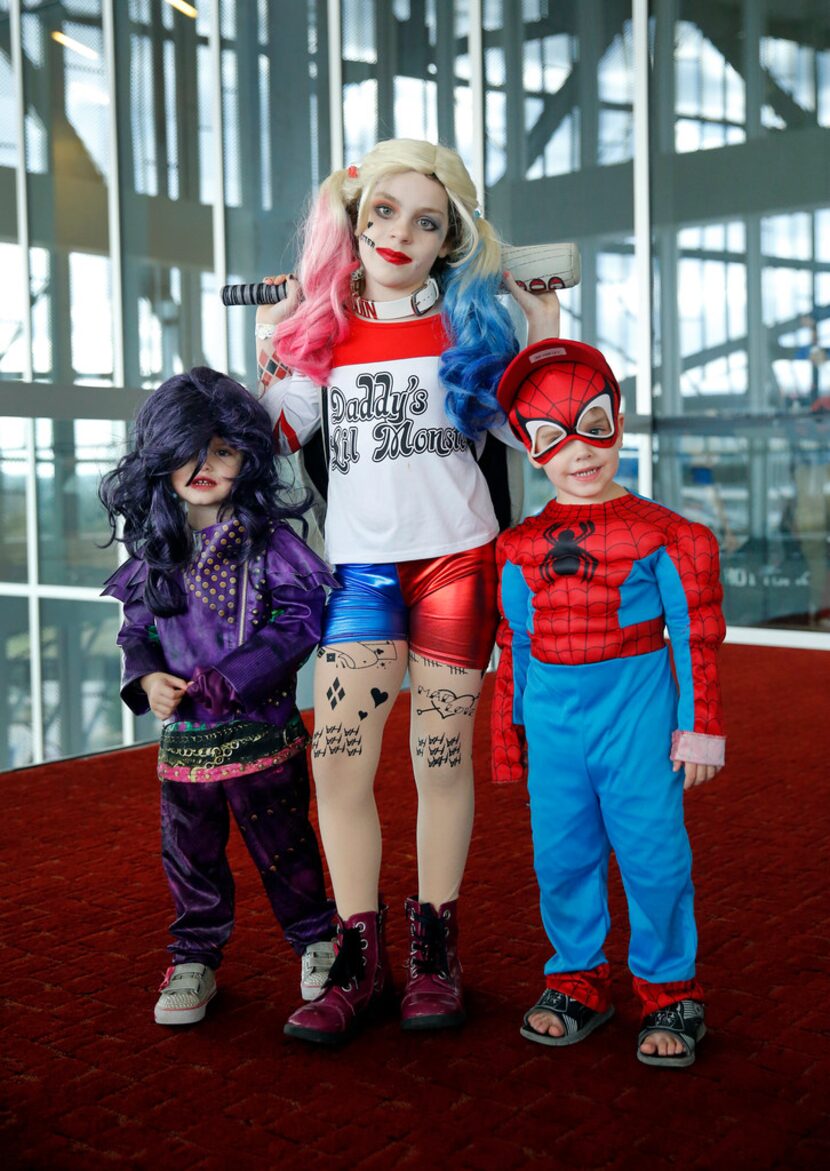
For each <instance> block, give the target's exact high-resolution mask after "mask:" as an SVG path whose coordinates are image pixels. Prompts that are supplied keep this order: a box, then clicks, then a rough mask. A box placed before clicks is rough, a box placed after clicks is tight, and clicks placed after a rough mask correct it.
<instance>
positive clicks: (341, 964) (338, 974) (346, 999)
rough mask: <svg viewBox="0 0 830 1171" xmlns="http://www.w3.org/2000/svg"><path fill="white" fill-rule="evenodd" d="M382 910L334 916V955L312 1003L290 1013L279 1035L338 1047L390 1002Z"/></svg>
mask: <svg viewBox="0 0 830 1171" xmlns="http://www.w3.org/2000/svg"><path fill="white" fill-rule="evenodd" d="M387 910H388V908H387V907H381V908H380V910H379V911H366V912H364V913H362V914H359V915H352V916H351V917H350V918H348V919H341V918H340V917H339V916H338V917H337V937H336V939H335V944H334V946H335V951H336V953H337V954H336V955H335V958H334V963H333V964H332V966H331V969H330V970H329V976H328V980H327V981H326V984H325V986H324V988H323V991H322V993H321V994H320V996H319V997H318V998H317V1000H313V1001H311V1003H309V1004H304V1005H302V1006H301V1007H300V1008H298V1009H297V1011H296V1012H294V1013H292V1014H291V1016H290V1017H289V1018H288V1021H287V1022H286V1024H285V1027H284V1029H283V1032H284V1033H285V1034H286V1035H287V1036H289V1037H299V1038H300V1039H301V1040H303V1041H311V1042H312V1043H313V1044H317V1045H339V1044H340V1043H341V1042H343V1041H346V1040H348V1038H349V1037H350V1036H351V1035H352V1034H353V1033H354V1032H355V1031H356V1030H357V1029H358V1028H360V1027H361V1026H362V1025H364V1024H368V1023H369V1021H370V1020H372V1019H374V1018H375V1017H376V1016H378V1015H379V1014H380V1013H382V1012H383V1011H384V1010H385V1009H389V1008H391V1003H392V1000H393V998H394V989H393V987H392V972H391V969H390V967H389V957H388V956H387V954H386V941H385V936H384V923H385V921H386V913H387Z"/></svg>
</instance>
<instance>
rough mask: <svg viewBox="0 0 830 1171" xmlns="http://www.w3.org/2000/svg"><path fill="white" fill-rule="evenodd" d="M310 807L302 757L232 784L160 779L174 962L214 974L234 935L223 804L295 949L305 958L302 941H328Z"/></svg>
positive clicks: (327, 908) (329, 908)
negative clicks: (172, 910) (212, 970)
mask: <svg viewBox="0 0 830 1171" xmlns="http://www.w3.org/2000/svg"><path fill="white" fill-rule="evenodd" d="M308 806H309V779H308V767H307V764H306V756H305V752H300V753H298V754H297V755H296V756H294V757H292V758H291V759H290V760H288V761H286V762H285V763H284V764H281V765H278V766H277V767H275V768H270V769H265V770H263V771H262V772H259V773H253V774H251V775H249V776H247V777H240V778H239V779H238V780H234V781H208V782H204V783H197V784H188V783H187V782H183V781H162V784H161V839H162V862H163V864H164V871H165V874H166V875H167V882H168V884H169V886H170V892H171V894H172V895H173V902H174V904H175V907H176V919H175V921H174V922H173V923H172V924H171V927H170V931H171V934H172V936H173V939H174V942H173V943H172V944H171V945H170V947H169V951H170V952H171V954H172V957H173V963H174V964H184V963H198V964H207V965H208V967H210V968H218V967H219V964H220V963H221V961H222V949H223V947H224V946H225V944H226V943H227V941H228V939H229V937H230V934H231V931H232V930H233V920H234V882H233V875H232V874H231V869H230V866H229V865H228V859H227V855H226V846H227V843H228V833H229V830H230V817H229V813H228V809H229V808H230V809H231V810H232V811H233V815H234V817H235V819H236V823H237V825H238V826H239V829H240V832H241V834H242V837H243V839H244V841H245V844H246V846H247V847H248V852H249V854H250V855H251V857H252V858H253V860H254V864H255V865H256V868H257V870H258V871H259V874H260V877H261V878H262V883H263V886H264V887H265V893H266V894H267V895H268V899H269V902H270V903H271V907H272V909H273V911H274V915H275V916H276V918H277V920H278V922H279V923H280V925H281V927H282V929H283V931H284V932H285V937H286V939H287V940H288V942H289V943H290V944H291V946H292V947H293V948H294V950H295V951H296V952H297V953H298V954H302V952H303V951H304V950H305V948H306V947H307V945H308V944H310V943H315V942H317V941H318V940H321V939H330V938H331V937H332V935H333V934H334V928H333V925H332V916H333V912H334V906H333V904H332V903H331V902H330V901H329V900H328V899H327V898H326V891H325V882H324V879H323V867H322V863H321V861H320V850H319V847H318V845H317V838H316V835H315V833H314V829H313V828H312V825H311V823H310V821H309V819H308Z"/></svg>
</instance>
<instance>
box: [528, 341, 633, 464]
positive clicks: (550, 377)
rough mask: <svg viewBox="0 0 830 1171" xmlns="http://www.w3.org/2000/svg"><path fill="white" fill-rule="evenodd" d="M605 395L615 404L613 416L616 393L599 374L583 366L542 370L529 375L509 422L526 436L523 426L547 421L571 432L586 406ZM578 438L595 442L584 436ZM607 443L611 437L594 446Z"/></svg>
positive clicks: (565, 364)
mask: <svg viewBox="0 0 830 1171" xmlns="http://www.w3.org/2000/svg"><path fill="white" fill-rule="evenodd" d="M604 394H607V395H608V396H609V398H610V399H611V400H612V402H614V403H615V415H616V408H617V406H618V402H617V394H616V389H615V387H614V386H612V384H611V383H610V382H609V381H608V380H607V379H606V377H605V375H604V374H602V373H601V372H600V371H599V370H595V369H594V367H593V366H586V365H585V364H584V363H582V362H561V363H557V365H555V366H545V367H543V368H542V369H541V370H539V371H538V372H536V373H533V374H530V375H528V377H527V378H526V379H525V381H524V382H523V383H522V386H521V388H520V390H519V393H518V394H517V395H516V398H515V400H514V403H513V406H512V408H511V411H510V420H511V422H512V423H514V424H517V425H518V426H519V428H520V429H521V430H522V431H524V432H525V434H526V433H527V426H526V424H527V422H529V421H530V420H532V419H547V420H549V421H550V422H551V423H556V424H557V426H559V427H561V428H562V429H563V430H564V431H568V432H573V429H574V427H575V426H576V422H577V420H578V419H579V417H580V416H581V415H582V414H583V412H584V411H585V409H586V408H587V406H588V404H589V403H591V402H592V401H593V400H594V399H596V398H599V396H600V395H604ZM615 431H616V428H615ZM580 438H582V439H586V441H587V442H594V443H596V442H597V441H596V440H593V441H592V440H591V439H590V438H587V437H585V436H580ZM610 442H613V436H612V437H610V439H609V438H604V439H603V440H602V441H601V442H600V443H597V446H607V445H608V444H609V443H610Z"/></svg>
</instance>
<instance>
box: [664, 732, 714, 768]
mask: <svg viewBox="0 0 830 1171" xmlns="http://www.w3.org/2000/svg"><path fill="white" fill-rule="evenodd" d="M669 758H670V759H671V760H682V761H683V763H684V764H714V765H716V766H717V767H721V766H722V765H723V764H724V763H725V761H726V737H725V736H707V735H706V733H705V732H681V731H680V730H679V729H678V730H677V731H676V732H672V735H671V752H670V753H669Z"/></svg>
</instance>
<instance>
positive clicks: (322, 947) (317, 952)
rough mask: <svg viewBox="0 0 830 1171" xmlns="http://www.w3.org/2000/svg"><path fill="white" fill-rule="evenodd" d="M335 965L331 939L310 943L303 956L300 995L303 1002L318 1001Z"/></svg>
mask: <svg viewBox="0 0 830 1171" xmlns="http://www.w3.org/2000/svg"><path fill="white" fill-rule="evenodd" d="M333 963H334V944H333V943H332V941H331V940H330V939H325V940H320V942H319V943H310V944H309V945H308V947H307V948H306V949H305V952H304V954H303V956H302V965H303V966H302V974H301V976H300V995H301V996H302V998H303V1000H316V999H317V997H318V996H319V995H320V993H321V992H322V991H323V985H324V984H325V982H326V980H327V979H328V974H329V968H330V967H331V965H332V964H333Z"/></svg>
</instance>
